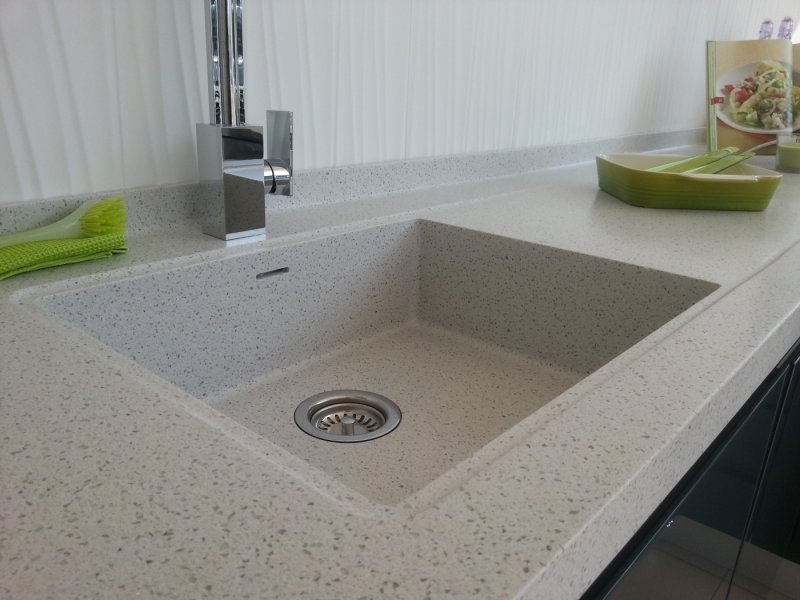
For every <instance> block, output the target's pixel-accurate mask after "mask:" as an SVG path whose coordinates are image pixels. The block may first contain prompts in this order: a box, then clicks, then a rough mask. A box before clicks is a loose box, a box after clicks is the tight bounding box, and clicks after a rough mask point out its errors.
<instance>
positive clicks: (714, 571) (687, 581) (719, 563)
mask: <svg viewBox="0 0 800 600" xmlns="http://www.w3.org/2000/svg"><path fill="white" fill-rule="evenodd" d="M784 380H785V372H784V374H783V375H782V376H780V377H778V378H776V379H775V380H774V381H773V382H772V384H771V385H768V386H767V387H766V389H764V390H763V392H762V393H761V394H760V395H759V396H758V397H757V398H754V399H753V401H751V402H750V403H748V404H749V406H751V407H752V408H751V410H750V412H749V414H747V416H745V417H744V420H743V421H742V422H741V425H740V426H739V427H738V428H736V429H735V430H734V431H733V433H732V434H730V437H729V439H728V440H727V441H726V442H724V443H723V445H722V446H721V448H720V450H719V451H718V452H717V453H716V454H715V455H714V456H713V457H712V458H711V459H709V461H708V464H707V466H706V467H704V468H703V469H701V470H700V471H699V473H698V474H697V476H696V477H695V478H694V480H693V483H692V484H691V485H690V486H689V488H688V490H687V492H686V493H685V494H684V495H683V496H682V497H681V498H680V499H679V500H678V501H677V503H676V505H675V507H674V509H673V510H672V511H671V512H670V513H669V516H668V517H667V518H666V519H664V520H663V521H662V522H661V526H660V527H658V528H657V529H656V530H655V532H654V534H653V536H652V537H651V538H650V540H649V542H647V543H646V544H645V545H644V546H643V548H642V549H641V551H640V553H638V555H637V557H636V558H635V560H634V561H633V562H632V563H631V564H630V566H629V568H627V570H625V572H624V575H622V576H621V578H619V579H618V581H617V582H616V584H614V585H613V587H612V588H611V589H610V591H608V592H607V593H606V594H605V595H604V596H601V597H604V598H611V599H613V600H628V599H634V598H636V599H642V598H648V599H653V598H670V599H675V598H680V599H682V600H695V599H696V600H717V599H719V598H725V597H726V595H727V592H728V587H729V584H730V581H731V579H732V574H733V570H734V567H735V566H736V560H737V556H738V553H739V549H740V547H741V542H742V539H743V537H744V534H745V528H746V526H747V522H748V516H749V514H750V510H751V508H752V505H753V500H754V497H755V493H756V489H757V486H758V483H759V478H760V474H761V472H762V469H763V466H764V461H765V456H766V452H767V446H768V443H769V440H770V436H771V434H772V430H773V428H774V425H775V418H776V415H777V410H778V408H779V406H780V400H781V393H782V389H783V383H784Z"/></svg>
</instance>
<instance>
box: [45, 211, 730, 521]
mask: <svg viewBox="0 0 800 600" xmlns="http://www.w3.org/2000/svg"><path fill="white" fill-rule="evenodd" d="M716 288H717V285H716V284H713V283H709V282H706V281H700V280H696V279H691V278H688V277H683V276H679V275H674V274H670V273H665V272H661V271H655V270H651V269H646V268H642V267H638V266H634V265H630V264H625V263H620V262H615V261H611V260H607V259H602V258H597V257H593V256H588V255H583V254H577V253H574V252H569V251H566V250H560V249H556V248H552V247H546V246H540V245H535V244H530V243H526V242H522V241H517V240H512V239H507V238H503V237H499V236H494V235H489V234H485V233H480V232H476V231H472V230H467V229H462V228H458V227H453V226H449V225H442V224H438V223H433V222H429V221H412V222H406V223H399V224H391V225H385V226H380V227H374V228H371V229H365V230H361V231H355V232H351V233H345V234H341V235H336V236H332V237H325V238H321V239H315V240H312V241H307V242H303V243H298V244H294V245H289V246H284V247H280V248H274V249H267V250H262V251H258V252H255V253H251V254H247V255H241V256H235V257H231V258H227V259H223V260H216V261H210V262H206V263H202V264H199V265H196V266H190V267H183V268H178V269H174V270H169V271H163V272H159V273H156V274H152V275H146V276H141V277H137V278H132V279H125V280H122V281H119V282H114V283H108V284H103V285H99V286H95V287H88V288H85V289H78V290H74V291H69V292H64V293H59V294H54V295H51V296H46V297H42V298H40V299H38V300H37V303H39V304H40V305H41V306H43V307H44V308H45V309H46V310H47V311H49V312H51V313H52V314H53V315H56V316H57V317H60V318H62V319H64V320H66V321H68V322H70V323H72V324H74V325H76V326H77V327H79V328H82V329H84V330H86V331H87V332H89V333H90V334H91V335H93V336H94V337H96V338H97V339H98V340H100V341H102V342H103V343H105V344H107V345H108V346H110V347H112V348H113V349H115V350H116V351H118V352H120V353H121V354H123V355H125V356H126V357H129V358H130V359H132V360H134V361H136V362H137V363H139V364H141V365H143V366H145V367H146V368H148V369H150V370H151V371H153V372H154V373H156V374H157V375H159V376H161V377H163V378H164V379H166V380H168V381H170V382H172V383H174V384H176V385H177V386H179V387H181V388H182V389H183V390H185V391H186V392H188V393H189V394H191V395H193V396H195V397H196V398H198V399H200V400H202V401H204V402H206V403H208V404H209V405H211V406H212V407H213V408H215V409H216V410H219V411H220V412H222V413H224V414H226V415H228V416H229V417H231V418H233V419H235V420H236V421H238V422H239V423H241V424H242V425H244V426H245V427H247V428H249V429H250V430H252V431H254V432H256V433H258V434H260V435H263V436H264V437H265V438H267V439H268V440H270V441H271V442H273V443H275V444H278V445H280V446H282V447H283V448H285V449H287V450H288V451H289V452H291V453H292V454H294V455H296V456H297V457H300V458H302V459H304V460H306V461H308V462H309V463H311V464H312V465H314V466H316V467H317V468H319V469H321V470H323V471H325V472H327V473H328V474H329V475H330V476H331V477H334V478H336V479H339V480H340V481H341V482H343V483H344V484H345V485H347V486H349V487H350V488H351V489H353V490H356V491H358V492H360V493H361V494H363V495H365V496H366V497H368V498H370V499H372V500H374V501H377V502H379V503H383V504H387V505H394V504H397V503H399V502H401V501H403V500H404V499H405V498H407V497H408V496H409V495H411V494H413V493H415V492H417V491H419V490H421V489H422V488H423V487H424V486H426V485H427V484H428V483H430V482H431V481H433V480H434V479H436V478H437V477H439V476H441V475H442V474H444V473H445V472H447V471H449V470H450V469H451V468H453V467H454V466H455V465H457V464H458V463H460V462H461V461H463V460H464V459H466V458H468V457H470V456H471V455H472V454H473V453H475V452H476V451H477V450H479V449H480V448H482V447H483V446H485V445H486V444H487V443H488V442H490V441H491V440H493V439H494V438H496V437H497V436H499V435H501V434H502V433H503V432H504V431H506V430H507V429H508V428H509V427H511V426H513V425H515V424H516V423H518V422H519V421H521V420H522V419H525V418H526V417H528V416H529V415H531V414H532V413H534V412H535V411H536V410H537V409H539V408H541V407H542V406H544V405H545V404H546V403H548V402H549V401H550V400H552V399H553V398H555V397H556V396H558V395H559V394H561V393H562V392H564V391H565V390H567V389H568V388H569V387H571V386H573V385H574V384H575V383H577V382H578V381H580V380H582V379H583V378H585V377H586V376H587V375H589V374H590V373H592V372H594V371H596V370H597V369H599V368H600V367H602V366H603V365H605V364H606V363H608V362H609V361H610V360H612V359H613V358H614V357H616V356H618V355H619V354H620V353H622V352H623V351H625V350H626V349H627V348H629V347H631V346H632V345H633V344H635V343H636V342H638V341H640V340H642V339H643V338H644V337H646V336H647V335H648V334H650V333H651V332H653V331H655V330H656V329H658V328H659V327H660V326H662V325H663V324H665V323H666V322H668V321H670V320H671V319H672V318H674V317H675V316H677V315H678V314H680V313H681V312H683V311H685V310H686V309H687V308H689V307H690V306H691V305H693V304H694V303H696V302H698V301H699V300H700V299H702V298H703V297H704V296H706V295H707V294H709V293H711V292H712V291H714V290H715V289H716ZM343 388H347V389H357V390H367V391H370V392H375V393H377V394H381V395H383V396H386V397H388V398H389V399H391V400H393V401H394V402H395V403H396V404H397V405H398V406H399V407H400V410H401V411H402V422H401V423H400V425H399V426H398V427H397V428H396V429H395V430H394V431H392V432H391V433H389V434H388V435H386V436H384V437H381V438H378V439H375V440H372V441H368V442H363V443H356V444H338V443H333V442H329V441H323V440H318V439H315V438H313V437H311V436H309V435H307V434H306V433H304V432H303V431H301V430H300V429H299V428H298V427H297V426H296V425H295V423H294V420H293V416H294V411H295V408H296V407H297V405H298V404H299V403H300V402H301V401H303V400H304V399H305V398H307V397H309V396H312V395H314V394H318V393H319V392H323V391H328V390H336V389H343Z"/></svg>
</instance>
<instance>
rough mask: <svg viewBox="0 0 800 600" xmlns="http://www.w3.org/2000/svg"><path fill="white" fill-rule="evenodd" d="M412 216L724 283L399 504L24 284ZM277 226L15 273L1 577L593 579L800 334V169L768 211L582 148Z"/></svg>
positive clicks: (1, 497)
mask: <svg viewBox="0 0 800 600" xmlns="http://www.w3.org/2000/svg"><path fill="white" fill-rule="evenodd" d="M757 160H760V161H762V162H763V164H764V165H768V164H769V163H768V162H764V161H767V160H768V159H766V158H761V159H757ZM414 218H424V219H428V220H433V221H438V222H442V223H447V224H452V225H457V226H461V227H467V228H472V229H476V230H480V231H484V232H488V233H494V234H499V235H504V236H508V237H513V238H518V239H521V240H526V241H531V242H535V243H541V244H546V245H551V246H556V247H559V248H564V249H568V250H573V251H577V252H582V253H587V254H592V255H595V256H601V257H605V258H610V259H614V260H619V261H623V262H629V263H634V264H637V265H641V266H645V267H651V268H655V269H661V270H665V271H670V272H673V273H678V274H682V275H687V276H691V277H696V278H700V279H706V280H708V281H713V282H716V283H718V284H720V288H719V289H718V290H717V291H716V292H714V293H712V294H711V295H710V296H708V297H706V298H705V299H704V300H702V301H701V302H700V303H698V304H697V305H695V306H693V307H692V308H690V309H689V310H688V311H686V312H685V313H683V314H682V315H680V316H678V317H677V318H676V319H674V320H673V321H671V322H669V323H668V324H667V325H665V326H664V327H662V328H660V329H659V330H657V331H656V332H654V333H653V334H651V335H650V336H648V337H647V338H645V339H644V340H642V341H641V342H640V343H638V344H636V345H635V346H633V347H632V348H631V349H629V350H627V351H626V352H624V353H623V354H622V355H620V356H618V357H617V358H615V359H614V360H613V361H611V363H609V364H608V365H606V366H605V367H603V368H602V369H600V370H599V371H597V372H595V373H593V374H592V375H590V376H589V377H588V378H586V379H585V380H583V381H582V382H580V383H579V384H577V385H576V386H574V387H573V388H571V389H569V390H568V391H567V392H565V393H564V394H562V395H561V396H559V397H558V398H557V399H556V400H553V401H552V402H551V403H550V404H548V405H547V406H546V407H544V408H543V409H541V410H539V411H537V412H536V413H534V414H533V415H531V416H530V417H528V418H527V419H525V420H523V421H522V422H520V423H519V424H517V425H516V426H514V427H513V428H511V429H510V430H509V431H507V432H506V433H505V434H503V435H502V436H500V437H499V438H497V439H496V440H494V441H493V442H492V443H490V444H489V446H487V447H486V448H485V449H484V450H481V451H479V452H478V453H476V455H474V456H473V457H472V458H470V459H468V460H467V461H465V462H464V463H462V464H460V465H457V466H456V467H454V469H453V471H452V472H451V473H447V474H445V475H444V476H442V477H440V478H439V479H437V480H436V481H434V482H432V483H431V484H429V485H428V486H427V487H426V488H425V489H424V490H422V491H421V492H420V493H419V494H416V495H415V496H413V497H412V498H410V499H409V500H408V501H406V502H404V503H401V504H400V505H398V506H391V507H389V506H383V505H379V504H376V503H373V502H370V501H369V500H368V499H366V498H364V497H360V496H358V495H357V494H354V493H352V492H349V491H348V490H347V489H345V488H343V487H341V486H340V485H338V484H336V483H335V482H332V481H328V480H326V478H325V475H324V474H322V473H320V472H316V471H315V470H314V469H312V468H311V467H310V466H306V465H304V464H302V462H301V461H299V459H296V460H295V461H294V462H292V460H291V459H290V458H287V457H286V456H285V452H282V451H281V450H280V449H279V448H278V447H277V446H274V445H272V444H270V443H269V442H268V441H266V440H263V439H260V438H259V437H258V436H257V435H255V434H253V433H252V432H248V431H247V430H245V429H244V428H243V427H241V426H239V425H237V424H236V423H235V422H233V421H232V420H230V419H228V418H226V417H224V416H222V415H221V414H219V413H216V411H214V410H213V409H211V408H209V407H207V406H206V405H204V404H203V403H202V402H200V401H199V400H196V399H194V398H192V397H190V396H189V395H188V394H186V393H185V392H182V391H181V390H179V389H178V388H177V387H175V386H173V385H171V384H168V383H167V382H165V381H163V380H161V379H159V378H158V377H156V376H155V375H153V374H150V373H149V372H147V371H145V370H144V369H143V368H141V367H138V366H137V365H135V364H133V363H132V362H130V361H129V360H128V359H125V358H124V357H122V356H121V355H119V354H117V353H115V352H114V351H112V350H111V349H109V348H107V347H105V346H103V345H102V344H100V343H99V342H97V341H95V340H93V339H92V338H90V337H89V336H88V335H86V334H84V333H82V332H80V331H78V330H76V329H73V328H71V327H69V326H67V325H65V324H63V323H61V322H58V321H56V320H54V319H53V318H51V317H48V316H46V315H45V314H44V313H43V311H41V310H38V309H37V308H36V307H34V306H32V305H30V304H29V303H28V302H27V301H28V299H29V297H31V296H32V295H35V294H37V293H45V292H51V291H57V290H62V289H70V288H74V287H79V286H81V285H86V284H89V283H93V282H100V281H108V280H113V279H116V278H119V277H129V276H131V275H137V274H141V273H147V272H153V271H158V270H162V269H170V268H175V267H178V266H182V265H186V264H192V263H195V262H198V261H204V260H208V259H211V258H215V257H220V256H229V255H233V254H237V253H249V252H255V251H257V250H260V249H263V248H265V247H272V246H279V245H283V244H286V243H290V242H294V241H298V240H303V239H308V238H311V237H314V236H319V235H329V234H331V233H336V232H339V231H346V230H349V229H359V228H363V227H367V226H371V225H374V224H378V223H387V222H393V221H402V220H408V219H414ZM268 233H269V235H270V237H269V239H267V240H265V241H260V242H255V243H251V244H242V245H235V246H229V247H226V245H225V244H224V243H223V242H220V241H218V240H214V239H212V238H208V237H206V236H203V235H202V234H200V233H199V230H198V229H197V227H194V226H188V227H186V228H185V229H183V230H179V231H173V232H170V233H160V234H151V235H136V236H132V237H131V238H130V239H129V246H130V248H131V251H130V252H129V253H128V254H127V255H123V256H119V257H115V258H113V259H110V260H105V261H95V262H92V263H85V264H80V265H72V266H68V267H63V268H59V269H49V270H46V271H40V272H36V273H31V274H26V275H22V276H18V277H14V278H11V279H9V280H6V281H4V282H2V283H0V365H2V367H1V368H0V390H2V391H0V403H1V404H0V406H1V407H2V419H0V439H1V440H2V452H0V481H1V482H2V484H1V489H0V519H1V521H0V522H1V523H2V528H1V529H0V595H2V596H3V597H9V598H72V597H75V598H77V597H80V598H108V597H117V598H123V597H164V598H201V597H208V598H227V597H231V598H294V597H297V598H319V597H323V596H324V597H333V598H376V597H387V598H415V599H416V598H427V597H430V598H448V597H452V598H517V597H518V598H546V599H548V600H551V599H557V598H578V597H579V596H580V594H581V593H582V592H583V590H584V589H585V588H586V587H587V586H588V585H589V584H590V583H591V582H592V581H593V580H594V579H595V578H596V576H597V575H598V574H599V573H600V572H601V571H602V569H603V568H604V566H605V565H606V564H607V563H608V562H609V561H610V560H611V559H612V558H613V557H614V556H615V555H616V554H617V552H618V551H619V550H620V549H621V547H622V546H623V545H624V544H625V542H626V541H627V540H628V539H629V538H630V537H631V535H633V534H634V533H635V531H636V530H637V529H638V527H639V526H640V525H641V524H642V523H643V522H644V520H645V519H646V518H647V517H648V516H649V515H650V514H651V513H652V511H653V510H654V509H655V508H656V507H657V506H658V504H659V503H660V502H661V500H662V499H663V498H664V497H665V496H666V494H667V493H668V492H669V491H670V490H671V489H672V487H673V486H674V485H675V484H676V483H677V482H678V480H679V479H680V478H681V476H682V475H683V474H684V473H685V472H686V471H687V470H688V468H689V467H690V466H691V465H692V464H693V463H694V462H695V461H696V460H697V458H698V457H699V456H700V455H701V454H702V452H703V451H704V449H705V448H706V447H707V446H708V445H709V444H710V443H711V441H712V440H713V439H714V438H715V437H716V436H717V434H718V433H719V432H720V431H721V430H722V428H723V427H724V425H725V424H726V423H727V422H728V421H729V420H730V419H731V417H732V416H733V415H734V414H735V413H736V412H737V410H738V409H739V408H740V407H741V406H742V405H743V403H744V402H745V401H746V400H747V399H748V397H749V396H750V394H751V393H752V392H753V391H754V390H755V389H756V387H757V386H758V385H759V384H760V383H761V381H762V380H763V379H764V378H765V377H766V376H767V375H768V374H769V373H770V371H771V370H772V368H773V367H774V366H775V365H776V364H777V362H778V361H779V360H780V358H781V357H782V356H783V355H784V353H785V352H786V351H787V350H788V349H789V347H790V346H791V344H792V343H793V342H794V341H795V340H796V339H797V338H799V337H800V277H798V272H799V271H800V267H798V265H800V247H799V246H798V244H797V243H798V241H800V176H798V175H790V174H787V175H785V176H784V180H783V182H782V183H781V185H780V187H779V188H778V190H777V192H776V194H775V196H774V198H773V200H772V202H771V204H770V206H769V208H768V209H767V210H766V211H764V212H762V213H740V212H711V211H659V210H651V209H643V208H637V207H633V206H629V205H627V204H625V203H623V202H620V201H619V200H616V199H614V198H612V197H610V196H608V195H606V194H605V193H603V192H601V191H599V190H598V188H597V182H596V174H595V169H594V164H593V163H581V164H577V165H571V166H566V167H559V168H553V169H547V170H543V171H539V172H535V173H530V174H527V175H522V176H515V177H507V178H502V179H494V180H489V181H486V182H483V183H480V184H459V185H453V186H447V187H438V188H434V189H431V190H418V191H414V192H404V193H400V194H393V195H387V196H385V197H374V198H371V199H369V200H364V201H355V202H348V203H343V204H337V205H330V206H324V205H323V206H317V207H310V208H304V209H296V210H286V211H277V212H275V213H274V214H271V215H268ZM587 301H590V299H587Z"/></svg>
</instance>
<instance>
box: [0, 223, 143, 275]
mask: <svg viewBox="0 0 800 600" xmlns="http://www.w3.org/2000/svg"><path fill="white" fill-rule="evenodd" d="M127 251H128V248H127V247H126V246H125V236H124V235H123V234H121V233H109V234H106V235H98V236H94V237H88V238H77V239H71V240H46V241H41V242H26V243H24V244H16V245H14V246H6V247H5V248H0V279H6V278H8V277H11V276H13V275H18V274H19V273H27V272H28V271H35V270H37V269H46V268H48V267H57V266H59V265H69V264H72V263H76V262H82V261H84V260H95V259H98V258H108V257H109V256H111V255H112V254H123V253H125V252H127Z"/></svg>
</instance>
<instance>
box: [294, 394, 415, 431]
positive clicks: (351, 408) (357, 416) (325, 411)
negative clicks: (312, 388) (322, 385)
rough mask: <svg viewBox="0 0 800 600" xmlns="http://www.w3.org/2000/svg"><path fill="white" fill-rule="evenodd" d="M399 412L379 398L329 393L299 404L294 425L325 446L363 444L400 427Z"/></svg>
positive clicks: (367, 395) (392, 404)
mask: <svg viewBox="0 0 800 600" xmlns="http://www.w3.org/2000/svg"><path fill="white" fill-rule="evenodd" d="M400 418H401V413H400V408H399V407H398V406H397V405H396V404H395V403H394V402H392V401H391V400H389V399H388V398H386V397H385V396H381V395H380V394H375V393H373V392H364V391H361V390H333V391H330V392H322V393H321V394H316V395H314V396H311V397H310V398H307V399H306V400H303V402H301V403H300V405H299V406H298V407H297V410H295V412H294V421H295V423H297V426H298V427H300V429H302V430H303V431H304V432H306V433H307V434H309V435H312V436H314V437H316V438H319V439H321V440H327V441H329V442H366V441H367V440H374V439H376V438H379V437H381V436H384V435H386V434H387V433H389V432H390V431H392V430H393V429H394V428H395V427H397V426H398V425H399V424H400Z"/></svg>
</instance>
